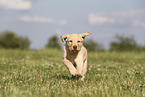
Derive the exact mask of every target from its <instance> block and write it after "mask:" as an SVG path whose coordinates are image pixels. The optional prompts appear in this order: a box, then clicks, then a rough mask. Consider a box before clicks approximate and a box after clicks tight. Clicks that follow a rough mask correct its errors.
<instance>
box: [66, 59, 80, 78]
mask: <svg viewBox="0 0 145 97" xmlns="http://www.w3.org/2000/svg"><path fill="white" fill-rule="evenodd" d="M63 63H64V64H65V66H66V67H67V68H68V69H69V71H70V73H71V75H73V76H75V74H76V71H77V70H76V68H75V67H74V66H73V64H72V63H71V62H70V61H69V60H68V59H67V58H64V61H63Z"/></svg>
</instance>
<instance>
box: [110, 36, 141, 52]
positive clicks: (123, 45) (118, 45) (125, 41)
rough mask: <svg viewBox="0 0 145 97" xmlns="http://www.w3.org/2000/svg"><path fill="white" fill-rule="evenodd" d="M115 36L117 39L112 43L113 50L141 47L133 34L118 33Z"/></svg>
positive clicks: (111, 48)
mask: <svg viewBox="0 0 145 97" xmlns="http://www.w3.org/2000/svg"><path fill="white" fill-rule="evenodd" d="M114 38H115V41H113V42H111V43H110V50H111V51H133V50H139V48H140V47H139V46H138V45H137V43H136V41H135V39H134V37H133V36H129V37H125V36H123V35H116V36H115V37H114Z"/></svg>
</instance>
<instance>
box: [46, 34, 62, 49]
mask: <svg viewBox="0 0 145 97" xmlns="http://www.w3.org/2000/svg"><path fill="white" fill-rule="evenodd" d="M46 48H57V49H61V44H60V39H59V38H58V36H57V35H53V36H52V37H50V38H49V39H48V43H47V44H46Z"/></svg>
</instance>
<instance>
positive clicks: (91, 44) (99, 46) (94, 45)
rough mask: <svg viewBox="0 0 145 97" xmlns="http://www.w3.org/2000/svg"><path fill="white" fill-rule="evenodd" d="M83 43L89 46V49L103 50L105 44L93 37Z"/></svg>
mask: <svg viewBox="0 0 145 97" xmlns="http://www.w3.org/2000/svg"><path fill="white" fill-rule="evenodd" d="M83 45H84V46H85V47H86V48H87V50H88V51H102V50H104V47H103V45H102V44H99V43H97V42H95V41H94V40H93V39H88V40H85V41H84V43H83Z"/></svg>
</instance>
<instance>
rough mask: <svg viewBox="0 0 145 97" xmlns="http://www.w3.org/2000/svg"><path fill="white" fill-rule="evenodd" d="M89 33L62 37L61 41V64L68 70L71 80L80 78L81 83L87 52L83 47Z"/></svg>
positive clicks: (85, 67) (85, 69)
mask: <svg viewBox="0 0 145 97" xmlns="http://www.w3.org/2000/svg"><path fill="white" fill-rule="evenodd" d="M90 34H91V33H89V32H86V33H83V34H77V33H73V34H67V35H62V36H61V40H62V41H63V42H64V41H66V43H65V46H64V55H63V63H64V64H65V66H66V67H67V68H68V69H69V71H70V73H71V75H72V77H73V78H75V77H77V78H78V77H81V80H82V81H83V80H84V78H85V76H84V74H85V73H86V72H87V50H86V48H85V47H84V46H83V40H84V39H85V36H88V35H90Z"/></svg>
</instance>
